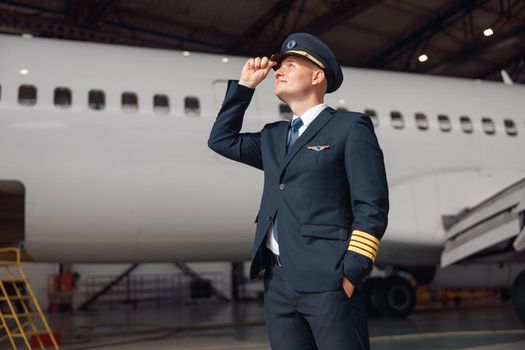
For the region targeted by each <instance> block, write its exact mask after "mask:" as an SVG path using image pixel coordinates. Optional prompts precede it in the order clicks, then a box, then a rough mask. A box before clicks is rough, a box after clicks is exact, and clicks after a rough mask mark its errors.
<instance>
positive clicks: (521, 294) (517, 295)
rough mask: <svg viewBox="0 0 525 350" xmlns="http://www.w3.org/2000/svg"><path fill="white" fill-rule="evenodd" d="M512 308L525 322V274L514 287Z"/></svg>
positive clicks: (518, 278) (520, 276)
mask: <svg viewBox="0 0 525 350" xmlns="http://www.w3.org/2000/svg"><path fill="white" fill-rule="evenodd" d="M512 308H513V309H514V312H515V313H516V315H517V316H518V318H519V319H520V320H521V321H523V322H525V272H522V273H521V274H520V275H519V276H518V277H517V278H516V280H515V281H514V284H513V285H512Z"/></svg>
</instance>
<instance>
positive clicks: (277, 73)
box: [273, 66, 283, 79]
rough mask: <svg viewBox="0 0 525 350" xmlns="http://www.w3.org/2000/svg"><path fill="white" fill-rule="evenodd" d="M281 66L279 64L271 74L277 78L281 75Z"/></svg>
mask: <svg viewBox="0 0 525 350" xmlns="http://www.w3.org/2000/svg"><path fill="white" fill-rule="evenodd" d="M282 67H283V66H280V67H279V68H278V69H277V70H276V71H275V73H273V76H274V77H275V79H277V78H279V77H282V76H283V71H282V70H281V69H282Z"/></svg>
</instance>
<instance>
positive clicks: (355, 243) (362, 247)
mask: <svg viewBox="0 0 525 350" xmlns="http://www.w3.org/2000/svg"><path fill="white" fill-rule="evenodd" d="M349 247H357V248H360V249H361V250H364V251H365V252H367V253H368V254H372V255H373V256H374V259H375V257H376V256H377V252H376V251H375V250H374V249H372V248H370V247H369V246H367V245H365V244H361V243H359V242H350V245H349Z"/></svg>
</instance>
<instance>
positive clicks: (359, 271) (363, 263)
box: [343, 251, 374, 288]
mask: <svg viewBox="0 0 525 350" xmlns="http://www.w3.org/2000/svg"><path fill="white" fill-rule="evenodd" d="M373 267H374V264H373V262H372V260H370V259H369V258H367V257H365V256H362V255H358V254H357V253H354V252H351V251H348V252H346V255H345V258H344V262H343V273H344V275H345V277H346V278H347V279H348V280H349V281H350V282H351V283H352V284H353V285H354V287H355V288H361V287H362V286H363V283H364V281H365V278H366V277H367V276H368V275H369V274H370V272H371V271H372V268H373Z"/></svg>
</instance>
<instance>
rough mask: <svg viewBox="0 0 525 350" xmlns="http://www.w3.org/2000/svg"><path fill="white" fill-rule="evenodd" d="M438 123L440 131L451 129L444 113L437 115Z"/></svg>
mask: <svg viewBox="0 0 525 350" xmlns="http://www.w3.org/2000/svg"><path fill="white" fill-rule="evenodd" d="M438 124H439V128H440V129H441V130H442V131H447V132H448V131H450V130H451V129H452V125H451V124H450V119H449V117H448V116H446V115H444V114H439V115H438Z"/></svg>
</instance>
